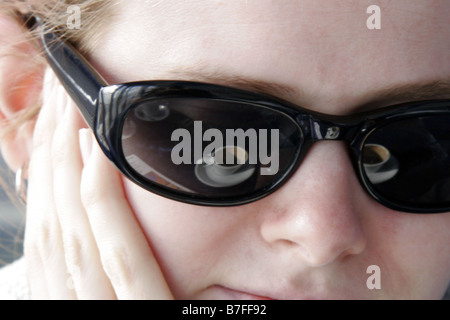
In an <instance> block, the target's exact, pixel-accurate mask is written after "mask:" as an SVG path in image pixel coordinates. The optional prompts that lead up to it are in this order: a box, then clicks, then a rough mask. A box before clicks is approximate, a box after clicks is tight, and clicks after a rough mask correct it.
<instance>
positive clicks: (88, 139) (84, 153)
mask: <svg viewBox="0 0 450 320" xmlns="http://www.w3.org/2000/svg"><path fill="white" fill-rule="evenodd" d="M78 142H79V144H80V151H81V159H82V160H83V164H84V165H86V164H87V162H88V161H89V158H90V157H91V154H92V143H93V137H92V132H91V130H89V129H86V128H83V129H80V130H79V131H78Z"/></svg>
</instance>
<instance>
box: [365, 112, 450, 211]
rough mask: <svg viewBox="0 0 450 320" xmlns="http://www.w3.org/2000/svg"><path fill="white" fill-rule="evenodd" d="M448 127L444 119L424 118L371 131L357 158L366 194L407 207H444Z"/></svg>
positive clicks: (448, 195) (449, 196)
mask: <svg viewBox="0 0 450 320" xmlns="http://www.w3.org/2000/svg"><path fill="white" fill-rule="evenodd" d="M449 123H450V116H448V115H445V114H442V115H424V116H416V117H408V118H402V119H397V120H394V121H391V122H389V123H387V124H386V125H383V126H380V127H378V128H377V129H375V130H374V131H373V132H372V133H371V134H370V135H369V136H368V137H367V139H366V145H365V148H364V157H363V159H362V162H363V169H364V170H365V173H366V176H367V178H368V181H369V182H371V183H372V186H371V188H372V191H374V192H375V193H377V195H378V196H380V197H382V198H383V199H385V200H388V201H390V202H392V203H395V204H401V205H403V206H407V207H420V208H433V207H437V208H439V207H443V206H444V207H446V206H450V127H449ZM380 146H381V147H380ZM387 154H389V157H387Z"/></svg>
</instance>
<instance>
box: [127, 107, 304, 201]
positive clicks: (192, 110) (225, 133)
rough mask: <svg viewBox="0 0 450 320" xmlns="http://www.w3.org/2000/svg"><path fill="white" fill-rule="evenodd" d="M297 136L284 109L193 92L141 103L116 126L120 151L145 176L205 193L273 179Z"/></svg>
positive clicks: (221, 195)
mask: <svg viewBox="0 0 450 320" xmlns="http://www.w3.org/2000/svg"><path fill="white" fill-rule="evenodd" d="M301 142H302V134H301V132H300V130H299V128H298V126H297V125H296V124H295V123H294V122H293V121H292V120H291V119H290V118H288V117H287V116H285V115H283V114H282V113H279V112H276V111H273V110H270V109H267V108H264V107H260V106H255V105H251V104H244V103H238V102H230V101H215V100H205V99H194V98H183V99H181V98H171V99H166V100H146V101H143V102H140V103H139V104H136V105H135V106H133V107H132V108H130V110H129V111H128V112H127V114H126V117H125V120H124V124H123V130H122V149H123V153H124V157H125V159H126V160H127V163H128V164H129V166H130V167H131V168H132V169H133V170H134V171H135V172H136V173H137V174H139V175H140V176H141V178H142V179H144V181H147V182H148V183H150V184H153V185H158V186H160V187H163V188H166V189H172V190H177V191H180V192H185V193H187V194H193V195H196V196H201V197H204V198H210V199H226V198H230V197H238V196H246V195H249V194H252V193H255V192H259V191H260V190H263V189H266V188H268V187H270V186H272V185H273V184H274V183H275V182H277V181H278V180H280V178H282V177H283V176H284V175H285V174H286V172H287V171H288V170H289V168H290V167H291V166H292V164H293V162H294V161H295V157H296V154H297V152H298V150H299V148H300V146H301Z"/></svg>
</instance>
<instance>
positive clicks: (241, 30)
mask: <svg viewBox="0 0 450 320" xmlns="http://www.w3.org/2000/svg"><path fill="white" fill-rule="evenodd" d="M377 5H378V6H379V8H380V22H381V29H379V30H377V29H375V30H369V28H368V27H367V24H366V22H367V20H368V19H369V18H370V16H371V15H372V13H367V8H368V7H369V6H370V3H369V2H366V1H336V0H321V1H316V0H298V1H297V0H289V1H269V0H227V1H219V0H196V1H195V0H194V1H185V0H183V1H169V0H166V1H120V2H118V5H117V12H118V14H117V16H116V17H114V21H112V23H111V28H109V29H108V30H107V32H106V34H105V37H103V39H102V42H101V43H100V44H99V46H98V50H97V53H96V54H95V55H97V57H99V58H100V57H104V58H105V59H103V60H104V61H105V62H108V65H107V66H105V68H106V69H108V71H107V73H108V75H111V76H112V77H114V78H115V79H112V80H113V81H132V80H139V79H156V78H183V73H184V71H185V70H191V71H192V70H196V71H198V72H197V74H199V73H205V74H208V73H211V74H218V73H224V74H233V75H238V76H239V77H242V78H251V79H259V80H264V81H275V82H277V83H283V84H286V85H289V86H294V87H296V88H298V91H299V92H301V93H302V94H301V97H299V100H301V101H297V102H300V103H302V104H308V105H313V104H318V105H323V104H326V103H328V102H330V101H333V102H334V104H335V105H336V106H337V107H338V106H339V104H342V105H344V104H346V105H348V104H349V103H350V104H355V103H357V102H362V101H356V100H358V99H359V100H362V99H364V98H363V96H364V93H365V92H367V91H368V90H373V89H374V88H383V87H385V86H390V85H402V84H407V83H420V82H424V81H432V80H439V79H443V78H448V77H449V76H450V23H449V22H448V17H449V16H450V2H448V1H447V0H442V1H422V0H416V1H414V0H397V1H377ZM97 60H99V59H97ZM194 73H195V72H194ZM187 74H189V73H187ZM189 80H195V79H189ZM337 96H339V100H338V101H336V99H337ZM319 111H323V110H319ZM328 111H329V110H328Z"/></svg>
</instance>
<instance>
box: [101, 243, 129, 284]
mask: <svg viewBox="0 0 450 320" xmlns="http://www.w3.org/2000/svg"><path fill="white" fill-rule="evenodd" d="M101 261H102V265H103V269H104V270H105V273H106V275H107V276H108V278H109V279H110V280H111V283H112V284H113V286H114V287H129V286H131V284H132V283H133V281H134V278H135V277H134V272H133V268H132V266H131V263H130V258H129V255H128V250H127V249H126V248H124V247H123V246H120V245H119V246H111V247H108V248H105V249H104V250H103V252H102V255H101Z"/></svg>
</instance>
